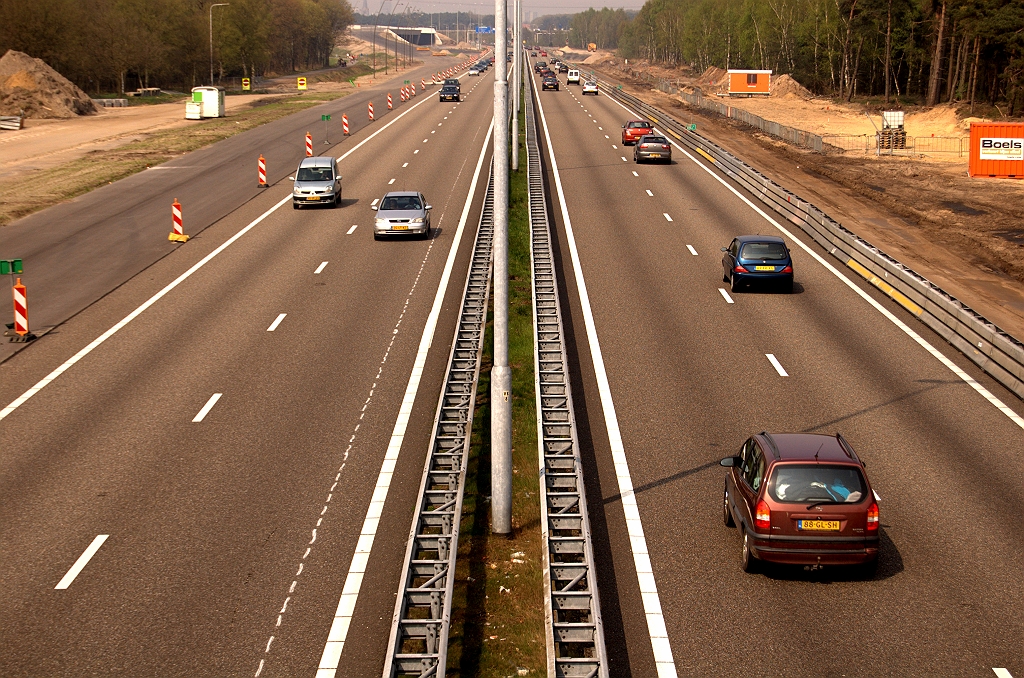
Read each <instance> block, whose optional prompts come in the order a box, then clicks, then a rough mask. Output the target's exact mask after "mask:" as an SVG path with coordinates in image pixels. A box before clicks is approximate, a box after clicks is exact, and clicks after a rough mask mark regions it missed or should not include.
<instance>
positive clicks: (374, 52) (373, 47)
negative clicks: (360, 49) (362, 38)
mask: <svg viewBox="0 0 1024 678" xmlns="http://www.w3.org/2000/svg"><path fill="white" fill-rule="evenodd" d="M387 1H388V0H380V7H379V8H378V9H377V18H376V19H374V20H373V36H372V38H371V39H372V40H373V46H372V47H371V48H370V51H371V52H372V53H373V77H374V78H376V77H377V25H378V24H379V23H380V13H381V12H382V11H384V3H385V2H387ZM384 62H385V63H387V56H385V57H384Z"/></svg>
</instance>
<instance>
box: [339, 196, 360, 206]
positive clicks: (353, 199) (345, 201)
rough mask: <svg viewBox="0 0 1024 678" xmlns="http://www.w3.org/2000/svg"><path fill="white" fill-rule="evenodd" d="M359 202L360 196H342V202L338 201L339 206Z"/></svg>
mask: <svg viewBox="0 0 1024 678" xmlns="http://www.w3.org/2000/svg"><path fill="white" fill-rule="evenodd" d="M357 204H359V198H342V199H341V202H340V203H338V207H351V206H352V205H357Z"/></svg>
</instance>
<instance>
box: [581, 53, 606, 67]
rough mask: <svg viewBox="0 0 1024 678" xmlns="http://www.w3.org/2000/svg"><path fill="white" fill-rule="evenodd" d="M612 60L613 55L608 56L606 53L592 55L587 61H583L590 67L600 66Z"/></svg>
mask: <svg viewBox="0 0 1024 678" xmlns="http://www.w3.org/2000/svg"><path fill="white" fill-rule="evenodd" d="M611 58H612V55H611V54H607V53H605V54H600V53H597V54H591V55H590V56H588V57H587V58H586V59H584V60H583V63H585V64H588V65H589V64H600V63H604V62H605V61H608V60H610V59H611Z"/></svg>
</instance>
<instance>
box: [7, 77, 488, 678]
mask: <svg viewBox="0 0 1024 678" xmlns="http://www.w3.org/2000/svg"><path fill="white" fill-rule="evenodd" d="M430 65H431V66H432V65H433V64H430ZM424 71H425V68H424ZM405 77H409V76H408V74H406V75H405ZM492 82H493V80H492V78H491V75H490V74H488V75H487V76H485V77H482V78H472V79H470V80H468V81H467V80H464V83H465V84H464V85H463V91H464V93H466V96H465V98H464V101H463V102H462V103H459V104H441V103H439V102H438V101H437V96H436V88H433V89H431V90H430V91H429V92H428V94H427V96H425V97H423V96H421V97H418V98H417V99H415V100H413V101H412V102H411V103H409V104H406V105H404V106H401V107H396V108H397V110H396V111H395V112H394V113H393V114H392V115H388V116H386V117H384V118H383V119H381V120H378V122H376V123H374V124H373V125H364V124H356V125H354V133H353V136H352V138H351V139H346V140H345V141H344V143H341V144H336V145H335V146H332V147H330V149H329V150H330V152H331V153H332V154H334V155H336V156H338V157H339V158H340V167H341V172H342V175H343V176H344V189H343V190H344V193H343V196H344V203H343V205H342V206H341V207H340V208H338V209H322V208H316V209H303V210H293V209H292V208H291V207H290V206H289V204H288V203H289V202H290V194H291V183H290V182H288V181H279V180H280V179H282V177H283V176H286V175H287V173H288V172H290V171H292V170H293V168H294V165H295V163H296V162H297V160H298V158H299V157H300V156H301V154H302V133H303V132H304V131H305V128H306V127H307V126H308V125H309V122H308V120H309V118H310V116H311V115H316V116H317V119H318V116H319V115H320V112H321V109H323V111H324V112H330V111H335V112H337V111H340V110H342V109H343V107H348V109H349V110H352V108H351V106H352V105H353V104H354V103H356V104H358V103H359V101H358V99H357V97H359V96H361V95H360V94H357V95H351V96H350V97H347V98H345V99H343V100H341V101H339V102H335V103H334V104H329V105H325V106H324V107H319V108H314V109H311V110H308V111H305V112H303V113H301V114H297V115H295V116H291V117H290V118H286V119H283V120H281V121H278V122H277V123H273V124H271V125H267V126H266V127H265V128H259V130H253V132H259V133H258V134H254V133H253V132H250V133H246V134H242V135H239V136H236V137H234V138H232V139H229V140H227V141H225V142H222V143H220V144H217V145H215V146H213V147H210V148H209V149H206V150H204V151H199V152H197V153H194V154H191V155H189V156H186V157H184V158H182V159H181V160H180V161H178V163H177V164H174V165H172V167H179V166H180V168H181V171H180V172H179V171H178V170H175V169H172V168H170V167H169V168H167V169H164V170H159V171H157V170H150V171H147V172H144V173H142V174H141V175H138V176H137V177H133V178H130V179H126V180H124V181H122V182H117V183H116V184H114V185H112V186H110V187H107V188H105V189H101V190H100V191H96V192H94V193H92V194H89V195H88V196H84V197H83V198H82V199H80V200H79V201H76V203H79V204H81V203H83V202H84V203H87V204H88V205H89V210H88V218H87V219H86V221H87V222H88V223H85V222H82V223H81V224H79V225H78V226H70V225H68V224H67V223H65V220H66V219H68V218H69V217H68V214H69V210H71V209H72V208H73V207H74V205H75V204H76V203H71V204H70V205H68V206H59V207H56V208H53V209H51V210H47V211H45V212H42V213H40V214H38V215H35V216H34V217H31V218H30V219H31V220H33V223H35V224H36V225H37V226H38V225H39V224H45V225H49V226H51V227H52V228H54V229H60V228H65V227H66V228H68V235H69V238H68V240H67V241H66V242H63V243H62V244H61V247H60V248H58V249H57V250H56V251H52V252H51V253H50V254H49V255H48V256H49V257H50V258H49V259H47V262H48V265H49V266H56V265H57V263H59V262H65V264H64V266H65V268H62V269H59V270H55V271H50V272H49V273H48V275H49V277H50V278H51V279H52V281H53V282H52V285H53V286H52V287H51V288H50V289H51V292H52V294H54V295H57V294H58V292H57V291H56V290H57V288H58V284H62V285H63V288H61V289H63V290H64V291H63V292H60V293H59V296H60V298H59V299H55V300H54V304H55V306H57V305H59V304H63V306H62V308H64V309H65V310H64V311H62V313H64V314H65V315H68V316H69V319H67V320H65V321H64V322H63V323H62V324H60V325H59V327H57V329H56V330H54V331H52V332H50V333H49V334H47V335H46V336H45V337H43V338H41V339H39V340H37V341H36V342H34V343H33V344H31V345H30V347H29V348H28V350H24V351H21V352H19V353H17V354H16V355H14V356H12V357H10V358H9V359H8V360H6V361H5V362H4V363H3V364H2V366H0V375H2V377H0V399H2V400H3V404H2V406H5V407H4V409H3V410H2V411H0V431H2V440H3V448H2V454H0V496H2V497H3V501H2V502H0V580H2V581H3V582H4V586H3V590H2V592H0V610H2V611H0V646H2V647H3V648H4V652H3V653H0V675H4V676H39V675H47V676H59V675H66V676H82V675H128V676H138V675H166V676H170V675H181V676H195V675H238V676H256V675H260V676H283V675H303V676H310V675H314V674H316V673H317V669H318V667H322V666H323V663H322V661H323V660H322V655H323V654H324V647H325V643H326V641H327V638H328V633H329V631H330V630H331V628H332V623H333V619H334V617H335V613H336V610H337V608H338V603H339V598H340V596H341V593H342V588H343V584H344V582H345V581H346V575H347V573H348V572H349V570H350V566H352V567H353V568H354V567H355V565H354V564H353V562H354V559H353V555H354V553H356V549H357V540H359V535H360V527H361V525H362V524H363V519H364V516H365V515H366V513H367V507H368V506H369V505H370V499H371V496H373V495H374V494H375V493H376V492H378V491H379V490H380V489H381V478H385V477H386V478H388V479H390V487H387V486H385V487H384V489H385V490H389V492H388V494H387V503H386V504H385V508H384V511H383V514H382V515H381V516H380V519H379V521H378V522H377V526H378V530H377V531H378V534H377V537H376V539H375V540H374V542H373V548H372V551H371V552H370V553H369V554H368V565H367V567H366V571H365V575H364V577H363V585H362V589H361V595H360V597H359V599H358V603H357V604H356V605H355V606H354V610H352V617H351V619H350V622H351V623H350V625H349V626H348V642H347V643H346V646H345V650H344V652H342V654H341V656H340V659H339V658H337V657H336V658H335V661H336V662H340V663H337V675H346V676H356V675H373V674H379V672H380V670H381V666H382V665H383V657H384V650H385V645H386V641H387V637H388V631H389V628H390V623H391V612H392V610H393V607H394V596H395V590H396V588H397V582H398V574H399V567H400V562H399V561H400V557H399V556H398V555H397V554H400V553H402V552H403V551H404V548H405V544H406V539H407V536H408V530H409V524H410V520H411V516H412V507H413V502H414V498H415V494H416V491H417V490H418V486H419V481H420V476H421V473H422V467H423V461H424V456H425V453H426V448H427V442H428V440H429V435H430V429H431V424H432V420H433V415H434V407H435V405H436V397H437V395H436V394H437V393H438V390H439V388H440V383H441V379H442V377H443V372H444V368H445V363H446V360H447V356H448V350H449V347H450V342H451V339H452V331H453V328H454V326H455V316H456V313H457V310H458V306H459V302H460V295H461V291H462V284H463V281H464V279H465V275H466V266H467V263H468V257H469V251H470V249H471V246H472V242H473V234H474V231H475V227H476V223H477V218H478V215H479V210H480V204H481V201H482V197H483V190H484V188H485V185H486V178H487V166H488V160H489V157H490V156H489V147H490V146H489V143H488V138H489V129H490V121H491V112H492V102H491V91H492V89H491V83H492ZM384 91H385V90H383V89H380V90H376V91H374V92H372V93H369V92H368V93H365V96H367V97H370V96H372V97H375V101H377V100H379V99H380V97H382V96H383V92H384ZM393 93H394V95H395V97H396V99H397V87H396V88H394V92H393ZM361 110H362V111H365V100H364V101H363V102H362V104H361ZM350 118H351V119H353V121H354V122H357V123H358V118H356V117H355V116H352V115H350ZM338 127H339V140H340V125H339V126H338ZM300 130H301V131H300ZM315 141H320V140H319V139H316V138H315ZM332 141H334V139H333V138H332ZM268 142H272V143H271V146H272V147H274V148H277V149H278V155H277V157H276V160H274V161H272V162H271V179H272V181H273V182H275V183H274V185H273V186H272V187H271V188H269V189H267V190H264V191H259V192H257V190H256V189H255V164H254V163H255V160H254V159H255V158H256V157H257V155H258V154H259V153H260V152H262V153H263V154H264V156H266V157H268V158H269V157H270V155H269V154H268V152H267V145H268ZM286 146H287V147H286ZM317 148H318V150H320V149H321V148H324V149H326V148H327V147H319V146H318V147H317ZM272 152H274V151H272ZM157 176H159V177H161V179H159V180H157V179H154V177H157ZM186 176H187V177H188V178H187V180H186V179H175V178H174V177H186ZM135 189H139V196H138V199H135V198H133V197H132V193H133V191H134V190H135ZM404 189H411V190H420V191H422V192H423V193H424V194H425V195H426V197H427V199H428V201H429V202H430V203H431V204H432V205H433V212H432V225H433V227H434V233H433V235H432V237H431V238H429V239H427V240H394V241H384V242H376V241H374V240H373V237H372V226H373V217H374V214H375V213H374V212H373V211H372V210H371V209H370V205H371V204H372V203H373V202H374V201H375V200H376V199H379V198H380V197H382V196H383V195H384V193H385V192H387V191H388V190H404ZM175 197H177V198H179V200H181V202H182V203H183V204H185V205H186V224H188V223H189V222H188V214H189V211H188V204H189V203H192V204H197V203H198V204H202V205H205V206H207V208H208V209H199V208H198V207H197V208H193V210H194V213H195V214H194V218H195V222H193V226H192V227H191V228H189V227H188V226H187V227H186V232H190V233H193V234H194V233H196V231H197V230H198V229H199V228H200V227H203V226H205V230H203V231H202V232H201V234H200V235H199V237H196V238H194V239H192V240H190V241H189V242H188V243H187V244H185V245H183V246H170V247H169V246H168V245H167V243H166V232H167V230H168V228H169V224H170V220H169V215H168V214H167V212H166V208H167V206H168V205H169V204H170V202H171V200H172V199H173V198H175ZM200 214H202V216H200ZM147 215H149V216H147ZM150 216H151V217H152V223H149V219H150ZM83 218H85V217H83ZM112 220H113V221H115V222H116V223H117V224H119V226H118V228H117V229H112V228H108V226H105V224H106V225H109V224H110V223H111V221H112ZM25 221H29V219H26V220H25ZM23 224H24V222H20V223H19V224H15V225H14V226H12V227H10V229H14V230H13V231H11V234H8V233H7V231H8V230H10V229H4V233H3V237H4V238H5V239H6V240H5V241H4V242H11V240H10V239H11V238H13V237H14V236H16V235H19V234H21V233H22V230H19V228H22V229H24V228H25V227H23ZM83 224H84V225H83ZM131 224H144V226H145V227H144V228H138V229H135V228H131V227H130V225H131ZM207 224H209V225H207ZM460 225H461V226H463V228H460ZM26 230H27V229H26ZM37 230H38V229H37ZM459 234H461V239H460V240H459V241H458V245H457V246H456V237H457V236H458V235H459ZM19 237H20V236H19ZM119 240H123V241H124V243H123V244H124V247H125V248H126V253H125V252H120V251H118V252H116V253H108V252H106V250H105V249H104V247H105V245H110V246H111V247H114V248H115V249H116V246H115V245H112V244H111V243H116V242H118V241H119ZM161 242H162V243H163V244H160V243H161ZM453 248H455V249H453ZM62 252H63V254H62ZM107 254H110V256H111V261H113V262H116V264H117V267H118V272H117V275H119V276H121V278H122V279H120V280H119V279H117V278H116V276H112V277H109V278H108V279H106V281H105V282H103V283H96V285H95V286H90V287H89V288H88V289H79V288H80V287H81V286H83V285H85V283H84V282H83V279H82V277H81V276H80V275H79V273H80V272H78V271H75V270H73V268H74V267H73V266H72V264H73V263H75V262H78V261H81V260H82V259H80V258H81V257H85V258H88V257H103V256H107ZM115 254H116V256H115ZM135 254H137V255H138V256H134V257H133V256H129V255H135ZM122 255H123V256H122ZM62 257H64V258H62ZM31 262H32V260H31V259H29V258H28V256H26V266H28V265H33V266H34V267H36V266H38V267H41V266H40V265H39V263H38V262H36V263H35V264H32V263H31ZM442 281H443V284H442ZM39 286H40V287H42V286H43V285H42V284H40V285H39ZM435 299H437V300H438V304H439V309H440V312H439V315H438V317H437V321H436V328H435V326H434V325H431V324H430V323H428V316H429V314H430V313H431V308H432V306H434V305H435ZM57 302H59V304H58V303H57ZM76 307H81V308H80V309H76ZM83 309H84V310H83ZM53 317H54V318H56V317H57V316H56V315H55V316H53ZM421 342H425V343H424V344H423V345H424V346H429V347H430V350H429V351H428V352H427V353H426V360H425V364H424V365H423V368H422V372H421V373H420V371H419V370H414V363H415V360H416V359H417V353H418V347H419V346H420V345H421ZM413 376H415V377H416V379H412V378H411V377H413ZM414 382H416V383H418V384H419V388H418V391H417V390H416V389H413V388H412V384H413V383H414ZM410 391H411V395H412V397H413V398H414V400H412V401H411V402H412V403H413V404H412V407H411V408H408V407H403V401H404V402H406V403H408V402H410V400H409V399H410ZM403 422H404V423H403ZM398 424H401V427H400V426H399V425H398ZM400 428H401V431H399V429H400ZM396 433H401V434H404V438H400V440H404V442H403V444H402V445H401V453H400V455H399V457H398V459H397V461H396V462H395V463H394V467H393V473H392V472H390V471H392V469H391V467H390V466H389V465H388V462H385V450H386V449H387V448H388V445H389V441H393V435H394V434H396ZM386 471H387V472H386ZM104 535H105V537H104Z"/></svg>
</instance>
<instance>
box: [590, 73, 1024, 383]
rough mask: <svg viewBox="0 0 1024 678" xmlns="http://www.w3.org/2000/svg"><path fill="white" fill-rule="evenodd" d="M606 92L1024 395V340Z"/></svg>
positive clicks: (675, 127)
mask: <svg viewBox="0 0 1024 678" xmlns="http://www.w3.org/2000/svg"><path fill="white" fill-rule="evenodd" d="M599 83H600V86H601V87H602V89H603V91H604V92H605V93H606V94H608V95H610V96H612V97H614V98H616V99H618V100H619V101H622V102H623V103H625V104H627V105H629V106H631V107H633V109H634V110H636V111H637V112H638V113H642V114H643V115H645V116H647V117H650V118H652V119H653V121H654V122H655V123H656V124H657V125H658V126H660V127H662V128H663V129H664V130H665V131H667V132H668V133H669V134H671V135H672V136H673V137H675V138H676V139H678V140H679V141H680V142H681V143H683V144H685V145H686V146H687V147H689V148H690V149H692V150H693V151H695V152H696V153H698V154H699V155H701V156H703V157H704V158H705V159H706V160H709V161H711V162H712V163H714V165H715V166H716V167H717V168H718V169H719V170H721V171H722V172H723V173H724V174H726V175H727V176H728V177H730V178H731V179H733V180H734V181H736V183H738V184H739V185H740V186H741V187H742V188H744V189H746V190H747V191H748V192H750V193H751V194H752V195H753V196H754V197H755V198H757V199H758V200H760V201H761V202H762V203H764V204H765V205H767V206H768V207H770V208H771V209H772V210H774V211H775V212H777V213H778V214H780V215H781V216H782V217H783V218H784V219H785V220H786V221H789V222H790V223H792V224H795V225H796V226H798V227H800V228H801V229H802V230H803V231H804V232H805V233H806V234H807V235H809V236H810V237H811V238H812V239H814V240H815V241H816V242H817V243H818V244H819V245H821V246H822V247H823V248H825V249H826V250H827V251H828V252H829V253H830V254H832V255H833V256H835V257H836V258H838V259H839V260H841V261H842V262H843V263H844V264H846V265H847V266H849V267H850V268H851V269H853V270H854V271H856V272H857V274H858V275H860V276H862V277H863V278H865V279H866V280H868V281H869V282H870V283H871V284H872V285H874V286H875V287H877V288H878V289H880V290H882V291H883V292H884V293H885V294H887V295H888V296H889V297H891V298H892V299H893V300H894V301H896V302H897V303H899V304H900V305H901V306H903V307H904V308H906V309H907V310H908V311H910V312H911V313H913V314H914V315H915V316H917V318H918V319H919V320H921V321H922V322H923V323H924V324H926V325H927V326H928V327H930V328H931V329H932V330H934V331H935V332H936V333H937V334H939V335H940V336H942V338H943V339H945V340H946V341H948V342H949V343H950V344H952V345H953V346H954V347H956V348H957V350H959V351H960V352H961V353H963V354H964V355H965V356H967V357H968V358H969V359H970V360H971V361H972V362H974V363H975V364H976V365H978V366H979V367H980V368H981V369H983V370H984V371H985V372H986V373H988V374H989V376H991V377H992V378H994V379H995V380H996V381H998V382H999V383H1001V384H1002V385H1003V386H1005V387H1006V388H1007V389H1009V390H1010V391H1012V392H1013V393H1014V394H1015V395H1016V396H1017V397H1018V398H1022V399H1024V343H1022V342H1021V341H1020V340H1019V339H1017V338H1015V337H1013V336H1011V335H1010V334H1008V333H1006V332H1005V331H1003V330H1002V329H1000V328H999V327H998V326H997V325H995V324H994V323H992V322H991V321H989V320H988V319H986V318H985V317H984V316H982V315H981V314H980V313H978V312H977V311H975V310H973V309H972V308H970V307H969V306H967V304H965V303H963V302H962V301H960V300H959V299H957V298H956V297H954V296H953V295H951V294H949V293H948V292H946V291H945V290H943V289H942V288H941V287H939V286H938V285H936V284H934V283H932V282H931V281H929V280H928V279H927V278H925V277H924V276H922V275H920V274H919V273H917V272H915V271H914V270H913V269H911V268H909V267H908V266H905V265H903V264H901V263H900V262H899V261H897V260H896V259H894V258H893V257H891V256H889V255H888V254H886V253H885V252H883V251H882V250H880V249H879V248H878V247H875V246H874V245H872V244H871V243H869V242H868V241H866V240H864V239H863V238H861V237H859V236H858V235H857V234H855V233H853V232H852V231H850V230H849V229H847V228H845V227H844V226H843V225H842V224H840V223H839V222H837V221H836V220H835V219H833V218H832V217H830V216H829V215H827V214H825V213H824V212H823V211H821V210H820V209H818V208H817V207H815V206H814V205H813V204H811V203H809V202H807V201H806V200H803V199H802V198H800V197H799V196H798V195H796V194H794V193H791V192H790V191H788V190H786V189H785V188H783V187H782V186H780V185H778V184H777V183H775V182H774V181H772V180H771V179H769V178H768V177H766V176H764V175H763V174H761V173H760V172H758V171H757V170H756V169H754V168H753V167H751V166H750V165H747V164H746V163H744V162H743V161H742V160H739V159H738V158H736V157H735V156H733V155H732V154H730V153H729V152H727V151H725V150H724V149H722V148H721V147H719V146H718V145H716V144H714V143H713V142H711V141H708V140H707V139H706V138H704V137H703V136H701V135H700V134H698V133H696V132H693V131H690V130H689V129H687V127H686V126H685V125H683V124H682V123H680V122H677V121H676V120H673V119H672V118H671V117H670V116H669V115H668V114H667V113H664V112H662V111H661V110H659V109H657V108H655V107H653V106H650V105H648V104H646V103H644V102H643V101H641V100H640V99H638V98H636V97H634V96H632V95H631V94H627V93H625V92H623V91H621V90H616V89H615V85H614V84H612V83H609V82H606V81H603V80H599Z"/></svg>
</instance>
